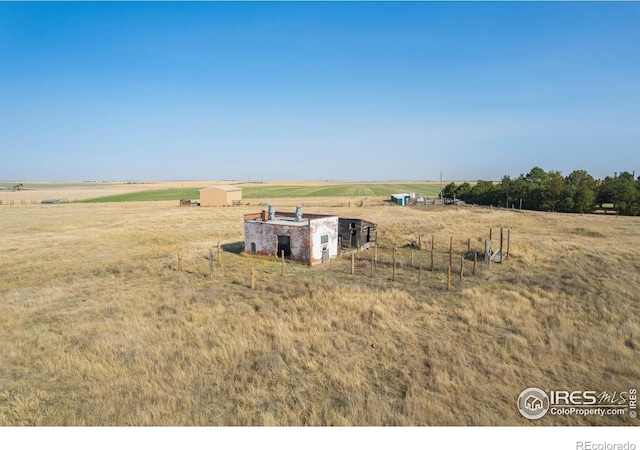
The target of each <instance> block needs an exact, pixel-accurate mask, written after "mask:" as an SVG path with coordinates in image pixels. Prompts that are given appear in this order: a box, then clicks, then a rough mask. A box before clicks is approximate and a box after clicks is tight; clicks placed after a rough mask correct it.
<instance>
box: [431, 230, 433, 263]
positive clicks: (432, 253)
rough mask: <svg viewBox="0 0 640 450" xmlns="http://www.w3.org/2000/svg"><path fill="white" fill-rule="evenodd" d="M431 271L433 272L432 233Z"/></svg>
mask: <svg viewBox="0 0 640 450" xmlns="http://www.w3.org/2000/svg"><path fill="white" fill-rule="evenodd" d="M431 271H432V272H433V234H432V235H431Z"/></svg>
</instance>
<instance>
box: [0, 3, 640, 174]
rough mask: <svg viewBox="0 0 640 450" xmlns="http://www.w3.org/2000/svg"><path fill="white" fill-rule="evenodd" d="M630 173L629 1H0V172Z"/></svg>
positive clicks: (639, 57) (634, 18) (634, 130)
mask: <svg viewBox="0 0 640 450" xmlns="http://www.w3.org/2000/svg"><path fill="white" fill-rule="evenodd" d="M534 166H540V167H542V168H543V169H545V170H560V171H562V173H563V174H564V175H567V174H568V173H569V172H571V171H572V170H574V169H585V170H587V171H589V172H590V173H591V174H592V175H594V176H595V177H597V178H602V177H604V176H606V175H610V174H613V173H614V172H620V171H622V170H629V171H631V170H636V171H637V172H640V3H637V2H634V3H589V2H588V3H583V2H580V3H573V2H571V3H554V2H544V3H537V2H527V3H510V2H509V3H503V2H490V3H484V2H482V3H472V2H461V3H457V2H453V3H450V2H420V3H413V2H411V3H406V2H403V3H371V2H365V3H359V2H355V3H339V2H332V3H324V2H314V3H288V2H284V3H271V2H266V3H262V2H258V3H255V2H251V3H242V2H239V3H234V2H224V3H217V2H196V3H174V2H171V3H155V2H153V3H141V2H138V3H135V2H132V3H93V2H88V3H74V2H71V3H28V2H25V3H5V2H0V179H4V180H130V179H135V180H161V179H162V180H170V179H242V180H246V179H251V180H268V179H306V180H391V179H394V180H396V179H397V180H435V179H439V177H440V173H441V172H442V176H443V178H444V179H445V180H450V179H458V180H461V179H465V180H477V179H500V178H501V177H502V176H503V175H505V174H508V175H512V176H517V175H519V174H520V173H526V172H528V171H529V170H530V169H531V168H532V167H534Z"/></svg>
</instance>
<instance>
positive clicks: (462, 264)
mask: <svg viewBox="0 0 640 450" xmlns="http://www.w3.org/2000/svg"><path fill="white" fill-rule="evenodd" d="M463 277H464V256H461V257H460V282H462V278H463Z"/></svg>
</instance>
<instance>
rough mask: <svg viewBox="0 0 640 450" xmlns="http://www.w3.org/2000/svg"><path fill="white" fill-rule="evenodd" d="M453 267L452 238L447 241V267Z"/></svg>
mask: <svg viewBox="0 0 640 450" xmlns="http://www.w3.org/2000/svg"><path fill="white" fill-rule="evenodd" d="M452 265H453V236H451V238H450V239H449V267H451V266H452Z"/></svg>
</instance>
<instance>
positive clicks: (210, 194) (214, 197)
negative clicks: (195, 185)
mask: <svg viewBox="0 0 640 450" xmlns="http://www.w3.org/2000/svg"><path fill="white" fill-rule="evenodd" d="M241 202H242V189H240V188H239V187H236V186H228V185H223V184H220V185H216V186H209V187H208V188H204V189H200V206H228V205H233V204H238V203H241Z"/></svg>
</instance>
